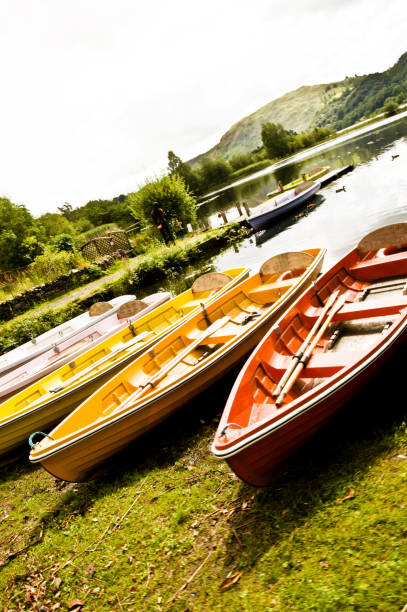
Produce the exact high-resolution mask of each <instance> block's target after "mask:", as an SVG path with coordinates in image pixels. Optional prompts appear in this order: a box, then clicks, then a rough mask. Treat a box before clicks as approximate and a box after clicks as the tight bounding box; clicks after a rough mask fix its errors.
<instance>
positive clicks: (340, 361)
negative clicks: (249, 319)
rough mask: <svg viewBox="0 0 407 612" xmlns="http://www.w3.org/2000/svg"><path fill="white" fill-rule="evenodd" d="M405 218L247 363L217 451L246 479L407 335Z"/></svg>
mask: <svg viewBox="0 0 407 612" xmlns="http://www.w3.org/2000/svg"><path fill="white" fill-rule="evenodd" d="M406 294H407V223H399V224H395V225H389V226H386V227H383V228H380V229H378V230H375V231H374V232H372V233H370V234H369V235H367V236H366V237H365V238H363V239H362V240H361V241H360V243H359V244H358V246H357V248H355V249H354V250H352V251H351V252H350V253H348V254H347V255H346V256H345V257H343V258H342V259H341V260H340V261H339V262H338V263H337V264H336V265H334V266H333V267H332V268H331V269H330V270H329V271H327V272H325V273H324V274H323V275H322V276H320V278H319V279H318V280H317V281H316V283H314V285H313V286H312V287H311V288H309V289H307V291H306V292H305V293H303V294H302V296H300V297H299V298H298V300H297V301H296V302H295V303H294V304H293V305H292V306H291V307H290V309H289V310H288V311H287V312H286V313H285V314H284V315H283V316H282V317H281V318H280V319H279V320H278V321H277V323H276V324H275V325H273V327H272V328H271V329H270V331H269V332H268V333H267V334H266V335H265V337H264V338H263V340H262V342H261V343H260V344H259V345H258V346H257V348H256V349H255V351H254V352H253V353H252V355H251V356H250V358H249V360H248V361H247V362H246V364H245V365H244V367H243V369H242V371H241V372H240V374H239V376H238V378H237V380H236V382H235V385H234V387H233V389H232V391H231V394H230V396H229V399H228V401H227V404H226V407H225V410H224V413H223V415H222V418H221V421H220V424H219V427H218V430H217V433H216V436H215V440H214V442H213V445H212V452H213V453H214V454H215V455H216V456H217V457H219V458H223V459H226V461H227V462H228V464H229V465H230V466H231V468H232V469H233V470H234V471H235V472H236V474H237V475H238V476H239V477H240V478H241V479H242V480H244V481H245V482H248V483H250V484H253V485H257V486H264V485H267V484H269V483H270V482H271V481H272V480H273V479H275V477H276V476H277V475H278V474H279V473H280V472H281V468H282V467H283V466H284V464H285V462H286V460H287V459H288V458H289V457H290V456H291V455H292V453H293V452H294V451H296V450H297V449H298V448H299V447H300V446H301V445H302V444H304V442H305V441H306V440H308V439H309V438H310V437H311V435H312V434H313V433H314V432H316V431H317V430H318V429H320V427H321V426H322V425H324V424H325V423H326V422H327V421H328V420H329V419H330V418H331V417H332V416H333V415H334V414H335V413H336V412H337V411H338V410H339V409H340V408H341V406H342V405H343V404H344V403H345V402H347V401H348V400H349V398H350V397H351V396H352V395H353V394H354V393H356V392H357V391H358V390H359V389H360V388H361V386H363V385H364V384H365V383H366V382H367V381H368V380H369V379H371V378H372V376H374V374H375V373H376V372H377V371H378V370H379V369H380V368H381V367H382V365H383V364H384V363H385V362H386V361H387V360H388V358H389V357H390V356H391V355H392V354H393V353H394V352H395V351H396V349H397V348H398V347H399V346H400V345H401V344H402V342H403V341H404V340H405V339H406V337H407V295H406Z"/></svg>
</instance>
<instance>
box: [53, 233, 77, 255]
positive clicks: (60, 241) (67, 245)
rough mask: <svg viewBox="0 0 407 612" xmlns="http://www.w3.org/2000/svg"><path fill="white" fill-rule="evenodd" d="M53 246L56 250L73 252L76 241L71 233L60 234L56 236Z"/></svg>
mask: <svg viewBox="0 0 407 612" xmlns="http://www.w3.org/2000/svg"><path fill="white" fill-rule="evenodd" d="M53 246H54V249H55V250H56V251H67V252H68V253H73V251H74V250H75V245H74V241H73V238H72V236H71V235H70V234H59V236H55V238H54V241H53Z"/></svg>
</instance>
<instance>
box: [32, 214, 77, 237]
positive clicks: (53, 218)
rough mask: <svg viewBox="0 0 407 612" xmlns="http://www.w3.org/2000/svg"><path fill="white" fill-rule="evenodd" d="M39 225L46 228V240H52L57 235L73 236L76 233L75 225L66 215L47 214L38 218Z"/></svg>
mask: <svg viewBox="0 0 407 612" xmlns="http://www.w3.org/2000/svg"><path fill="white" fill-rule="evenodd" d="M37 224H38V225H39V226H41V227H43V228H44V230H45V236H46V238H52V237H53V236H57V234H71V233H72V232H73V231H74V228H73V224H72V223H71V222H70V221H68V219H67V218H66V216H65V215H59V214H58V213H45V214H43V215H41V217H38V219H37Z"/></svg>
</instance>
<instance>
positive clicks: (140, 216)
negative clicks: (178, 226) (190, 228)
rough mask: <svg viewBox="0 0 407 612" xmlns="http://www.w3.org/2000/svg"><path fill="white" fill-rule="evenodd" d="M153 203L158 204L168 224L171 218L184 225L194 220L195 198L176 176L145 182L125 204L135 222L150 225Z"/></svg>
mask: <svg viewBox="0 0 407 612" xmlns="http://www.w3.org/2000/svg"><path fill="white" fill-rule="evenodd" d="M153 202H158V204H159V206H160V208H162V209H163V210H164V212H165V215H166V217H167V221H168V222H170V221H171V218H172V217H177V218H178V219H179V221H181V222H182V223H183V225H185V224H186V223H190V222H192V221H195V219H196V201H195V198H194V197H193V196H192V194H191V193H190V191H189V189H188V188H187V187H186V186H185V183H184V181H183V180H182V178H181V177H180V176H178V175H177V174H172V175H171V176H162V177H161V178H158V179H156V180H154V181H150V182H147V183H146V184H145V185H144V187H141V189H139V191H137V192H136V193H130V194H129V195H128V196H127V204H128V206H129V208H130V210H131V211H132V214H133V216H134V218H135V220H136V221H138V220H143V221H144V222H147V223H152V221H151V208H152V205H153Z"/></svg>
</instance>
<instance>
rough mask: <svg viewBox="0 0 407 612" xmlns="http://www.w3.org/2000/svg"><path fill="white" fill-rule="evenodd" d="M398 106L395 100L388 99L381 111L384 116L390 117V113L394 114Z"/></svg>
mask: <svg viewBox="0 0 407 612" xmlns="http://www.w3.org/2000/svg"><path fill="white" fill-rule="evenodd" d="M398 107H399V106H398V104H397V102H395V101H394V100H388V102H386V104H385V105H384V106H383V112H384V114H385V115H386V117H391V116H392V115H395V114H396V112H397V109H398Z"/></svg>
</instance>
